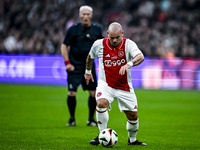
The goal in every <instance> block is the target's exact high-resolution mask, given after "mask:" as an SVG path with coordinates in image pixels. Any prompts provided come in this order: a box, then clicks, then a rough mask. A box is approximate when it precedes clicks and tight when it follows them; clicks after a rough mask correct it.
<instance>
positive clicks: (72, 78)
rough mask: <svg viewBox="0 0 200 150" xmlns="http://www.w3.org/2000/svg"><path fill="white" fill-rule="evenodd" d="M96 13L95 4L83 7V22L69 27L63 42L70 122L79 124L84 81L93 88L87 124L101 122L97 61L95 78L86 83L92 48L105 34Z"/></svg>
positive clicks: (69, 124) (72, 124) (87, 86)
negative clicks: (77, 111)
mask: <svg viewBox="0 0 200 150" xmlns="http://www.w3.org/2000/svg"><path fill="white" fill-rule="evenodd" d="M92 13H93V9H92V7H90V6H81V7H80V9H79V18H80V22H79V23H76V24H74V25H72V26H71V27H70V28H69V29H68V30H67V32H66V35H65V38H64V41H63V44H62V45H61V54H62V56H63V59H64V62H65V65H66V71H67V74H68V77H67V82H68V97H67V106H68V109H69V113H70V119H69V122H68V124H67V125H66V126H76V120H75V108H76V93H77V88H78V86H79V85H80V84H81V85H82V88H83V90H88V91H89V98H88V107H89V118H88V121H87V126H97V122H96V121H95V119H94V113H95V110H96V99H95V92H96V86H97V81H96V72H95V65H93V68H92V74H93V77H94V82H92V81H91V82H90V83H89V84H88V85H86V81H85V78H84V74H85V67H86V58H87V55H88V53H89V51H90V48H91V46H92V44H93V43H94V41H95V40H97V39H101V38H103V36H102V28H101V26H100V25H97V24H95V23H92V22H91V19H92Z"/></svg>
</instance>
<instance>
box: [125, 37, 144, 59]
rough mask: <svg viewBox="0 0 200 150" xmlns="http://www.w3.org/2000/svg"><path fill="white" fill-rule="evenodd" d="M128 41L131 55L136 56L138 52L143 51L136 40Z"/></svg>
mask: <svg viewBox="0 0 200 150" xmlns="http://www.w3.org/2000/svg"><path fill="white" fill-rule="evenodd" d="M127 43H128V45H127V46H128V50H129V53H130V57H135V56H136V55H137V54H140V53H142V52H141V50H140V49H139V48H138V46H137V44H136V43H135V42H133V41H131V40H129V39H128V42H127Z"/></svg>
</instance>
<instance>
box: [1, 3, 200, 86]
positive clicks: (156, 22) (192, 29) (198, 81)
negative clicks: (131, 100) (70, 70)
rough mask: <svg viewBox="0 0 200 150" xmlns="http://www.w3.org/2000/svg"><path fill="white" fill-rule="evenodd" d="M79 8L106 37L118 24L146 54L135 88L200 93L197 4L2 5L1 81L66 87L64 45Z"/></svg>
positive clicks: (136, 71)
mask: <svg viewBox="0 0 200 150" xmlns="http://www.w3.org/2000/svg"><path fill="white" fill-rule="evenodd" d="M81 5H90V6H92V7H93V9H94V14H93V20H92V21H93V22H95V23H98V24H101V25H102V28H103V34H104V36H105V37H106V30H107V27H108V25H109V24H110V23H111V22H113V21H117V22H119V23H121V24H122V26H123V28H124V30H125V37H127V38H130V39H132V40H133V41H135V42H136V43H137V44H138V47H139V48H140V49H141V50H142V51H143V52H144V54H145V57H146V61H145V62H144V63H143V64H142V65H140V66H138V67H134V68H132V80H133V86H134V88H146V89H195V90H200V19H199V18H200V1H199V0H179V1H172V0H101V1H99V0H42V1H41V0H15V1H12V0H1V1H0V35H1V36H0V82H1V83H24V84H51V85H66V72H65V66H64V63H63V59H62V57H61V52H60V45H61V43H62V41H63V39H64V35H65V32H66V30H67V29H68V28H69V27H70V26H71V25H72V24H74V23H76V22H78V21H79V18H78V10H79V7H80V6H81ZM96 66H97V65H96ZM97 71H98V68H97Z"/></svg>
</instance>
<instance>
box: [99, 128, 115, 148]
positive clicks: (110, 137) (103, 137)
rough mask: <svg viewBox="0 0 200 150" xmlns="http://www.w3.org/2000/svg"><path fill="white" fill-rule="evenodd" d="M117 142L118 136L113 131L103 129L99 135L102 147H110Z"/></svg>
mask: <svg viewBox="0 0 200 150" xmlns="http://www.w3.org/2000/svg"><path fill="white" fill-rule="evenodd" d="M117 141H118V136H117V133H116V132H115V130H113V129H104V130H102V131H101V132H100V134H99V143H100V144H101V145H103V146H104V147H112V146H114V145H115V144H116V143H117Z"/></svg>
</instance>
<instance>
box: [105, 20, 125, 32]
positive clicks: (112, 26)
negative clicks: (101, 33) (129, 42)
mask: <svg viewBox="0 0 200 150" xmlns="http://www.w3.org/2000/svg"><path fill="white" fill-rule="evenodd" d="M119 29H120V30H121V31H122V26H121V24H119V23H118V22H113V23H111V24H110V25H109V27H108V30H111V31H117V30H119Z"/></svg>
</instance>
